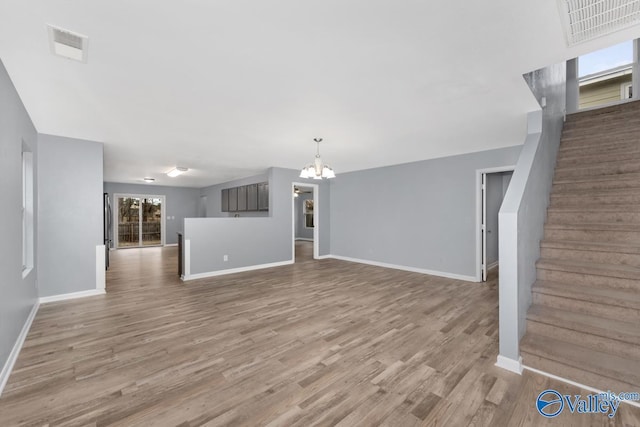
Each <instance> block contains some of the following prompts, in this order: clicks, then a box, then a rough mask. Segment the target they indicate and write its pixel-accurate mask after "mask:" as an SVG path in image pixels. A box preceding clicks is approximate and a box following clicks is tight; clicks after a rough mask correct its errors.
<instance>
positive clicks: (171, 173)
mask: <svg viewBox="0 0 640 427" xmlns="http://www.w3.org/2000/svg"><path fill="white" fill-rule="evenodd" d="M188 170H189V168H181V167H179V166H176V167H175V168H173V169H171V170H170V171H169V172H167V176H170V177H171V178H175V177H176V176H178V175H182V174H183V173H185V172H186V171H188Z"/></svg>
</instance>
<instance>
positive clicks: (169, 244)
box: [164, 243, 178, 248]
mask: <svg viewBox="0 0 640 427" xmlns="http://www.w3.org/2000/svg"><path fill="white" fill-rule="evenodd" d="M169 246H178V244H177V243H167V244H165V245H164V247H165V248H167V247H169Z"/></svg>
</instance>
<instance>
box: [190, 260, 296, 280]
mask: <svg viewBox="0 0 640 427" xmlns="http://www.w3.org/2000/svg"><path fill="white" fill-rule="evenodd" d="M293 263H294V261H293V260H289V261H281V262H272V263H269V264H258V265H250V266H248V267H238V268H228V269H226V270H217V271H207V272H206V273H196V274H185V275H183V276H182V277H181V279H182V280H183V281H184V282H187V281H189V280H195V279H204V278H206V277H215V276H222V275H225V274H234V273H243V272H245V271H253V270H262V269H263V268H273V267H281V266H283V265H290V264H293Z"/></svg>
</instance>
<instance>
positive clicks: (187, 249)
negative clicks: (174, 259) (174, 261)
mask: <svg viewBox="0 0 640 427" xmlns="http://www.w3.org/2000/svg"><path fill="white" fill-rule="evenodd" d="M183 238H184V237H183ZM182 244H183V248H182V249H183V252H182V259H183V260H184V263H183V264H182V277H181V279H182V280H188V279H185V278H186V277H190V276H191V239H184V242H182Z"/></svg>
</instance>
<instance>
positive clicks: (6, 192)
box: [0, 62, 38, 388]
mask: <svg viewBox="0 0 640 427" xmlns="http://www.w3.org/2000/svg"><path fill="white" fill-rule="evenodd" d="M22 141H24V142H25V143H26V144H27V145H28V146H29V148H30V149H31V151H32V152H33V158H34V172H35V174H36V176H37V164H38V153H37V133H36V129H35V127H34V126H33V123H32V122H31V119H30V118H29V115H28V114H27V111H26V110H25V108H24V106H23V105H22V102H21V101H20V97H19V96H18V94H17V92H16V90H15V88H14V86H13V83H12V82H11V80H10V78H9V76H8V74H7V71H6V70H5V68H4V65H3V64H2V62H0V170H1V171H2V178H0V200H2V202H0V236H2V238H1V239H0V371H1V370H2V369H3V368H4V367H5V364H6V362H7V358H8V357H9V354H10V353H11V350H12V349H13V347H14V345H15V343H16V340H17V338H18V336H19V334H20V331H21V330H22V328H23V326H24V325H25V322H26V320H27V318H28V316H29V312H30V311H31V309H32V308H33V306H34V305H35V304H36V301H37V293H38V291H37V288H36V279H37V277H38V274H37V262H38V251H37V248H38V241H37V221H35V220H34V222H35V227H36V229H35V232H34V239H35V248H34V256H35V260H34V266H35V268H34V269H33V270H32V271H31V273H30V274H29V275H27V277H25V278H24V279H23V278H22ZM34 187H35V188H34V203H35V206H34V209H35V213H37V211H38V206H37V200H38V198H37V195H38V186H37V179H34ZM2 379H3V378H0V388H1V385H2V384H1V381H2Z"/></svg>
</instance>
